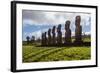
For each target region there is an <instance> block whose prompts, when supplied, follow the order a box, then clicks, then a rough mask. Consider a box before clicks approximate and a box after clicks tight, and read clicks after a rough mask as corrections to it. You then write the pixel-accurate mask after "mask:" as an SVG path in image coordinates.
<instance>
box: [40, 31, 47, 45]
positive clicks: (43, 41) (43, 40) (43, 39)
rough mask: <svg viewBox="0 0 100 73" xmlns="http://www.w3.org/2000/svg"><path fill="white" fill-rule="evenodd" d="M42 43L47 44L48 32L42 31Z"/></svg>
mask: <svg viewBox="0 0 100 73" xmlns="http://www.w3.org/2000/svg"><path fill="white" fill-rule="evenodd" d="M41 43H42V45H47V37H46V32H44V33H42V40H41Z"/></svg>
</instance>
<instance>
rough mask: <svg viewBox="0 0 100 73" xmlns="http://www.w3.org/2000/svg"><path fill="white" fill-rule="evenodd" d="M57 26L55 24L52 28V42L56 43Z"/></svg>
mask: <svg viewBox="0 0 100 73" xmlns="http://www.w3.org/2000/svg"><path fill="white" fill-rule="evenodd" d="M55 29H56V26H53V28H52V44H53V45H55V44H56V33H55Z"/></svg>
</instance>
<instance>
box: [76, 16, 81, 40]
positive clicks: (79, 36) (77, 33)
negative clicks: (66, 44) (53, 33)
mask: <svg viewBox="0 0 100 73" xmlns="http://www.w3.org/2000/svg"><path fill="white" fill-rule="evenodd" d="M80 22H81V17H80V16H76V20H75V26H76V28H75V42H82V26H81V25H80Z"/></svg>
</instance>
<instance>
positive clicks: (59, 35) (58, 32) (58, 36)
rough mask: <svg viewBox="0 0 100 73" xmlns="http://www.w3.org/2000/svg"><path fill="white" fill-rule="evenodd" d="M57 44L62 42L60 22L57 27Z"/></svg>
mask: <svg viewBox="0 0 100 73" xmlns="http://www.w3.org/2000/svg"><path fill="white" fill-rule="evenodd" d="M57 44H60V45H61V44H62V32H61V24H59V25H58V28H57Z"/></svg>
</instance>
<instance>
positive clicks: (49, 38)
mask: <svg viewBox="0 0 100 73" xmlns="http://www.w3.org/2000/svg"><path fill="white" fill-rule="evenodd" d="M48 45H51V29H49V30H48Z"/></svg>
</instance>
